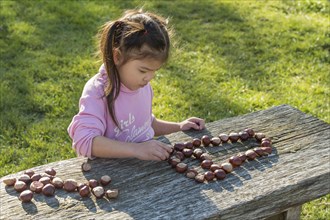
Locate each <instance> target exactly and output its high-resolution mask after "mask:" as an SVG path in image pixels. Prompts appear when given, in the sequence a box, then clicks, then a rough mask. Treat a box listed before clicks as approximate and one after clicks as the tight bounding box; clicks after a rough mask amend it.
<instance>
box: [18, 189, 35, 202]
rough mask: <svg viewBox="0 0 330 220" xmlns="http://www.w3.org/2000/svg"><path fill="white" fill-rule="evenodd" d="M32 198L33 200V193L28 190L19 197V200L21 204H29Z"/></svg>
mask: <svg viewBox="0 0 330 220" xmlns="http://www.w3.org/2000/svg"><path fill="white" fill-rule="evenodd" d="M32 198H33V192H31V191H30V190H28V189H27V190H24V191H23V192H21V194H20V195H19V200H21V201H22V202H30V201H31V200H32Z"/></svg>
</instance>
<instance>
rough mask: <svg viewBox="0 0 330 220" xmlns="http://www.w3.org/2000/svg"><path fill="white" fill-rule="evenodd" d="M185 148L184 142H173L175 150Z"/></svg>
mask: <svg viewBox="0 0 330 220" xmlns="http://www.w3.org/2000/svg"><path fill="white" fill-rule="evenodd" d="M184 148H185V144H184V143H181V142H180V143H175V144H174V150H176V151H182V150H183V149H184Z"/></svg>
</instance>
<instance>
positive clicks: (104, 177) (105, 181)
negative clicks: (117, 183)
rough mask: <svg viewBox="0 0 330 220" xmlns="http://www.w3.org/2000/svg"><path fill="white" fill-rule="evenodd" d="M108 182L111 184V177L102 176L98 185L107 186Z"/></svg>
mask: <svg viewBox="0 0 330 220" xmlns="http://www.w3.org/2000/svg"><path fill="white" fill-rule="evenodd" d="M110 182H111V177H110V176H108V175H104V176H102V177H101V178H100V183H101V185H103V186H106V185H108V184H109V183H110Z"/></svg>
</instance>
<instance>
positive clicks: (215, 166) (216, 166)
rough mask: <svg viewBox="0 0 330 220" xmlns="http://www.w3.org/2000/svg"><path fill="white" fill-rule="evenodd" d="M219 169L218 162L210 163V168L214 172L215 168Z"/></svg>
mask: <svg viewBox="0 0 330 220" xmlns="http://www.w3.org/2000/svg"><path fill="white" fill-rule="evenodd" d="M218 169H221V167H220V165H218V164H211V166H210V170H211V171H212V172H214V171H215V170H218Z"/></svg>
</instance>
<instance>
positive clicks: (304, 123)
mask: <svg viewBox="0 0 330 220" xmlns="http://www.w3.org/2000/svg"><path fill="white" fill-rule="evenodd" d="M206 126H207V129H205V130H204V131H202V132H197V131H189V132H177V133H175V134H172V135H168V136H165V137H161V138H159V139H160V140H161V141H163V142H166V143H171V144H174V143H175V142H179V141H180V142H182V141H188V140H191V139H192V138H193V137H198V138H200V137H202V136H203V135H204V134H208V135H211V136H217V135H218V134H219V133H229V132H231V131H236V132H238V131H241V130H243V129H244V128H246V127H251V128H253V129H254V130H255V131H258V132H263V133H265V134H266V136H267V137H270V138H271V139H272V140H273V147H274V150H273V153H272V154H271V155H270V156H268V157H262V158H259V159H257V160H255V161H250V162H246V163H244V165H243V166H241V167H239V168H236V169H235V170H234V172H233V173H231V174H229V175H227V178H226V179H224V180H222V181H213V182H209V183H204V184H198V183H196V182H194V181H193V180H191V179H188V178H186V177H184V175H182V174H178V173H176V172H175V171H174V170H173V169H171V168H170V167H169V165H168V163H167V162H150V161H140V160H136V159H96V160H93V161H89V162H90V163H91V164H92V170H91V171H90V172H87V173H83V172H82V171H81V164H82V162H84V161H86V159H85V158H72V159H70V160H65V161H59V162H56V163H50V164H47V165H43V166H39V167H34V168H33V170H35V171H36V172H43V171H44V170H45V168H48V167H54V168H55V169H56V170H57V176H59V177H61V178H63V179H67V178H75V179H76V180H77V181H79V182H84V181H86V180H88V179H91V178H96V179H98V178H100V177H101V175H104V174H107V175H110V176H111V177H112V179H113V180H112V183H111V184H110V186H108V187H107V188H118V189H119V190H120V195H119V197H118V198H117V199H115V200H107V199H95V197H93V196H91V197H90V198H87V199H82V198H81V197H80V196H79V195H78V193H67V192H65V191H63V190H57V191H56V195H55V196H54V197H45V196H43V195H35V197H34V199H33V200H32V202H30V203H21V202H20V201H19V200H18V199H17V197H18V193H16V192H15V191H14V190H13V188H12V187H5V186H4V184H3V182H2V181H1V180H2V179H3V178H5V177H3V178H1V179H0V193H1V194H0V202H1V208H0V219H46V218H49V219H187V218H189V219H241V218H242V217H244V219H265V218H267V217H270V216H273V215H275V214H278V213H281V212H283V211H285V210H287V209H289V208H290V207H299V205H301V204H303V203H305V202H307V201H311V200H314V199H316V198H319V197H321V196H323V195H326V194H328V193H330V187H329V181H330V169H329V167H330V166H329V165H330V148H329V143H330V142H329V138H330V126H329V124H327V123H325V122H323V121H321V120H319V119H317V118H315V117H312V116H310V115H307V114H304V113H302V112H301V111H299V110H298V109H295V108H292V107H291V106H288V105H281V106H277V107H273V108H270V109H267V110H264V111H258V112H254V113H251V114H246V115H242V116H238V117H233V118H227V119H222V120H219V121H216V122H212V123H208V124H207V125H206ZM254 145H256V142H255V141H252V140H251V141H247V142H244V143H241V142H238V143H235V144H231V143H228V144H223V145H221V146H219V147H208V148H206V149H205V150H207V151H209V153H210V154H212V157H213V160H214V161H215V162H219V163H220V162H224V161H226V160H228V158H229V157H230V156H232V155H235V154H237V153H238V152H244V151H246V150H247V149H249V148H251V147H253V146H254ZM186 161H187V163H188V164H189V166H190V167H192V166H196V167H198V165H199V164H198V162H197V161H196V160H192V159H186ZM198 169H199V171H202V170H201V169H200V168H198ZM22 173H23V171H22V172H19V173H16V174H12V175H10V176H15V177H17V176H19V175H20V174H22Z"/></svg>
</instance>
